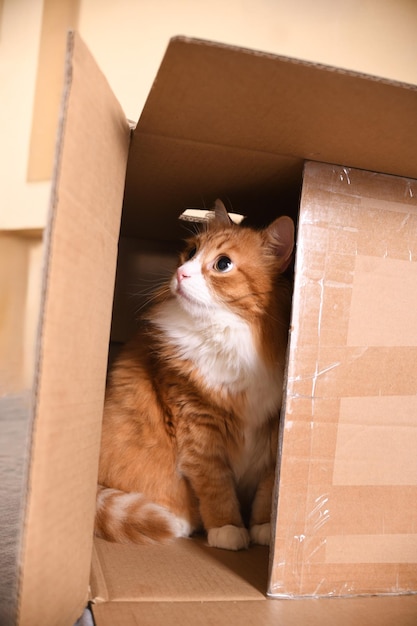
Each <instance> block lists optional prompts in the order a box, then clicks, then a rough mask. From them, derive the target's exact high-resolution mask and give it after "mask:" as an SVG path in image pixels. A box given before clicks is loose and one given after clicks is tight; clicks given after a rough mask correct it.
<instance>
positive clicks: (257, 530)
mask: <svg viewBox="0 0 417 626" xmlns="http://www.w3.org/2000/svg"><path fill="white" fill-rule="evenodd" d="M250 538H251V541H252V543H257V544H258V545H260V546H269V544H270V541H271V524H255V525H254V526H252V527H251V529H250Z"/></svg>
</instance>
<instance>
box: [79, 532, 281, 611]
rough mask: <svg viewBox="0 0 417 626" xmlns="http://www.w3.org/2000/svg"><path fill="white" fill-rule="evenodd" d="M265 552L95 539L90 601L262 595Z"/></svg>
mask: <svg viewBox="0 0 417 626" xmlns="http://www.w3.org/2000/svg"><path fill="white" fill-rule="evenodd" d="M268 559H269V551H268V549H267V548H265V547H263V546H255V547H252V548H251V549H250V550H248V551H246V552H245V551H242V552H239V553H237V552H232V551H228V550H217V549H215V548H209V547H208V546H207V545H206V543H205V541H204V540H199V539H178V540H176V541H175V542H173V543H172V544H170V545H155V546H135V545H121V544H115V543H109V542H107V541H104V540H102V539H97V538H96V539H95V540H94V553H93V562H92V573H91V600H92V601H93V602H94V603H96V604H101V603H103V602H110V603H113V602H116V603H117V602H129V601H141V602H150V601H157V602H162V601H165V602H168V601H175V602H178V601H181V600H183V601H191V600H195V601H198V602H200V601H208V600H210V601H221V600H233V601H235V600H236V601H238V600H257V599H264V598H265V594H266V588H267V576H268Z"/></svg>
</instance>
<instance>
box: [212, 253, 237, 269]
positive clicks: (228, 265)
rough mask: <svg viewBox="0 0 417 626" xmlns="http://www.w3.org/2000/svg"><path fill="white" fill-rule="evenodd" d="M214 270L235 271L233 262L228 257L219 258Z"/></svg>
mask: <svg viewBox="0 0 417 626" xmlns="http://www.w3.org/2000/svg"><path fill="white" fill-rule="evenodd" d="M214 269H215V270H217V271H218V272H223V273H224V272H230V270H231V269H233V262H232V260H231V259H229V257H228V256H219V258H218V259H217V260H216V262H215V263H214Z"/></svg>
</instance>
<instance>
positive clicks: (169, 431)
mask: <svg viewBox="0 0 417 626" xmlns="http://www.w3.org/2000/svg"><path fill="white" fill-rule="evenodd" d="M293 239H294V231H293V224H292V221H291V220H290V219H289V218H280V219H278V220H276V221H275V222H274V223H273V224H272V225H271V226H270V227H268V228H267V229H265V230H263V231H255V230H252V229H249V228H244V227H238V226H235V225H232V224H231V223H230V222H229V220H228V217H227V213H226V211H225V209H224V207H223V205H222V204H221V203H220V202H219V201H217V203H216V218H215V219H214V220H213V222H212V223H211V224H210V225H209V227H208V228H207V230H206V231H205V232H203V233H200V234H199V235H197V236H196V237H194V238H192V240H190V241H189V242H188V244H187V246H186V248H185V250H184V252H183V253H182V255H181V257H180V261H179V269H178V272H177V274H176V275H175V276H174V277H173V278H172V281H171V283H170V285H169V289H168V287H167V290H166V294H165V295H164V296H161V297H160V299H159V301H158V302H157V304H155V305H154V306H153V307H152V308H150V309H149V311H148V312H147V314H146V316H145V317H144V319H143V320H142V326H141V328H140V330H139V331H138V333H137V335H136V336H135V337H134V338H133V339H132V340H131V341H130V342H129V343H128V344H127V345H126V346H125V348H124V350H123V351H122V354H121V355H120V357H119V359H118V360H117V362H116V364H115V366H114V368H113V370H112V372H111V375H110V381H109V385H108V389H107V394H106V402H105V409H104V419H103V432H102V445H101V455H100V467H99V485H100V486H99V489H98V497H97V515H96V533H97V534H98V535H100V536H102V537H104V538H105V539H108V540H111V541H119V542H126V541H133V542H136V543H150V542H163V541H166V540H169V539H170V538H172V537H175V536H188V535H189V534H191V533H192V532H193V531H195V530H198V529H200V528H204V529H205V530H206V531H207V533H208V541H209V544H210V545H214V546H217V547H223V548H229V549H240V548H245V547H247V545H248V543H249V540H250V537H249V533H248V531H247V530H246V524H249V527H250V529H251V537H252V540H253V541H255V542H260V543H267V541H268V529H269V526H268V524H269V521H270V508H271V491H272V487H273V480H274V470H275V462H276V450H277V433H278V415H279V409H280V404H281V394H282V384H283V370H284V360H285V351H286V343H287V334H288V322H289V309H290V287H289V284H288V282H287V281H286V280H285V279H284V278H283V277H282V272H283V271H284V270H285V269H286V267H287V266H288V264H289V261H290V258H291V254H292V249H293ZM219 259H220V261H219ZM227 260H228V261H230V263H228V262H227ZM229 266H230V267H229ZM224 267H226V269H224ZM219 268H220V269H219ZM194 283H195V286H194ZM199 299H200V300H201V302H200V300H199ZM188 340H189V342H190V343H188ZM127 494H130V495H127Z"/></svg>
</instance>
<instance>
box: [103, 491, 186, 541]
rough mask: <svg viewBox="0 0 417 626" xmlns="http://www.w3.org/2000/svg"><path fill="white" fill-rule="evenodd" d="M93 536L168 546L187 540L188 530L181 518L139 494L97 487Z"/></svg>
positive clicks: (108, 539) (110, 539) (109, 539)
mask: <svg viewBox="0 0 417 626" xmlns="http://www.w3.org/2000/svg"><path fill="white" fill-rule="evenodd" d="M94 530H95V534H96V535H97V536H98V537H101V538H102V539H106V540H107V541H114V542H117V543H136V544H155V543H168V542H169V541H171V540H172V539H174V538H175V537H188V536H189V535H190V534H191V532H192V528H191V526H190V524H189V522H188V521H187V520H185V519H181V518H179V517H177V516H176V515H175V514H174V513H171V511H169V510H168V509H167V508H165V507H163V506H161V505H159V504H154V503H153V502H151V501H150V500H148V499H147V498H146V497H145V496H144V495H142V494H140V493H126V492H124V491H119V490H118V489H110V488H108V487H102V486H101V485H98V489H97V510H96V519H95V529H94Z"/></svg>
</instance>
